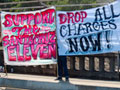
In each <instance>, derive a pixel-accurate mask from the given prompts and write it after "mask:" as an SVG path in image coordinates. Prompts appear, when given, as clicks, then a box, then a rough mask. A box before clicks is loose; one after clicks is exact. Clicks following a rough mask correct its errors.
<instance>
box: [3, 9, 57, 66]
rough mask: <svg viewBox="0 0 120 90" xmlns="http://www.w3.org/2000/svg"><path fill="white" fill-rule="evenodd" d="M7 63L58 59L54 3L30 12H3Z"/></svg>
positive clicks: (27, 62) (35, 63)
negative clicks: (48, 6) (51, 5)
mask: <svg viewBox="0 0 120 90" xmlns="http://www.w3.org/2000/svg"><path fill="white" fill-rule="evenodd" d="M1 23H2V24H1V25H2V43H3V49H4V61H5V63H6V64H7V65H44V64H55V63H56V41H55V38H56V37H55V29H56V26H55V7H50V8H46V9H42V10H37V11H29V12H17V13H15V12H1Z"/></svg>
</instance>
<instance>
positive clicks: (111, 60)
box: [109, 58, 115, 72]
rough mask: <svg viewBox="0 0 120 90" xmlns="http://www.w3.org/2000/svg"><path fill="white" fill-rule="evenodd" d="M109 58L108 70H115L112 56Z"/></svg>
mask: <svg viewBox="0 0 120 90" xmlns="http://www.w3.org/2000/svg"><path fill="white" fill-rule="evenodd" d="M109 59H110V72H115V60H114V58H109Z"/></svg>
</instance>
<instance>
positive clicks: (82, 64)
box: [79, 56, 85, 71]
mask: <svg viewBox="0 0 120 90" xmlns="http://www.w3.org/2000/svg"><path fill="white" fill-rule="evenodd" d="M79 69H80V70H81V71H83V70H85V57H83V56H80V57H79Z"/></svg>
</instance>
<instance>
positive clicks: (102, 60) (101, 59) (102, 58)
mask: <svg viewBox="0 0 120 90" xmlns="http://www.w3.org/2000/svg"><path fill="white" fill-rule="evenodd" d="M99 71H100V72H104V57H99Z"/></svg>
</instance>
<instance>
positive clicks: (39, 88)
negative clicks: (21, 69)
mask: <svg viewBox="0 0 120 90" xmlns="http://www.w3.org/2000/svg"><path fill="white" fill-rule="evenodd" d="M17 76H18V77H19V78H18V77H14V75H13V76H12V75H11V78H10V77H5V78H4V77H3V78H0V87H14V88H23V89H30V90H120V86H118V85H120V84H119V82H114V81H113V82H111V81H110V82H109V81H107V83H103V84H104V85H103V86H101V85H99V84H101V83H102V82H98V81H94V80H93V82H92V80H91V81H88V80H84V81H83V80H79V81H81V82H80V83H81V84H79V81H77V79H75V80H74V81H73V82H74V83H71V82H72V81H70V82H64V81H61V82H58V81H57V82H56V81H52V79H53V78H52V79H50V78H47V77H44V78H43V77H31V76H29V75H28V76H27V75H26V76H25V77H24V76H23V77H24V78H26V79H24V78H22V77H20V76H19V75H17ZM30 77H31V79H30ZM32 78H34V79H32ZM35 78H36V79H37V78H38V79H39V80H36V79H35ZM45 78H46V80H45ZM72 80H73V79H72ZM82 81H83V84H82ZM85 82H86V84H85ZM90 82H91V83H90ZM92 83H93V85H92ZM94 83H96V85H94ZM109 85H110V87H109ZM117 86H118V87H117Z"/></svg>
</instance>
